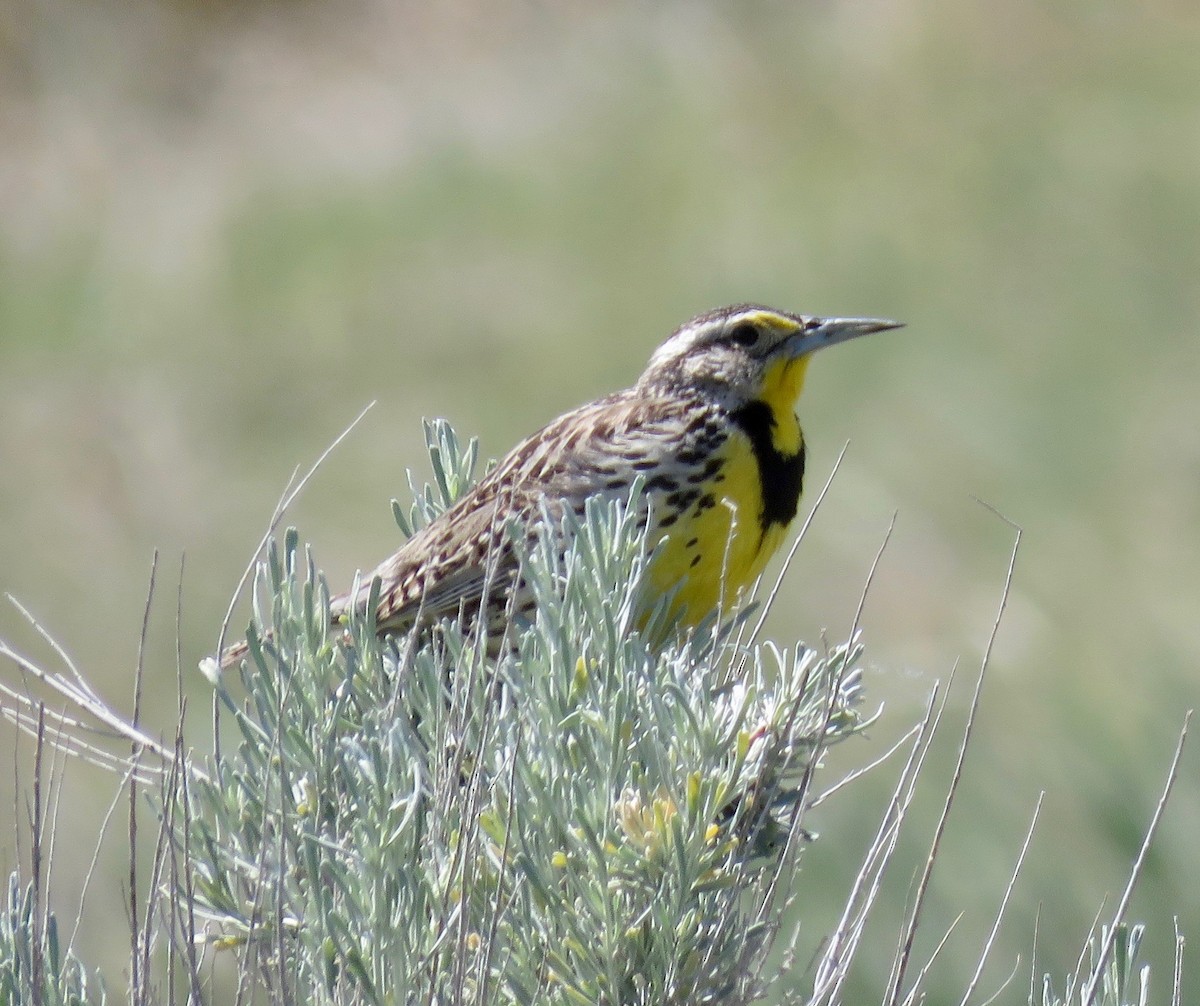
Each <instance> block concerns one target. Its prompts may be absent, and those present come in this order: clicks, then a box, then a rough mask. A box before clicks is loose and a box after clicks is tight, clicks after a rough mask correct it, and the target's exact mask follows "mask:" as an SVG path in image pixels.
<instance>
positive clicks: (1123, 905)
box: [1081, 709, 1192, 1006]
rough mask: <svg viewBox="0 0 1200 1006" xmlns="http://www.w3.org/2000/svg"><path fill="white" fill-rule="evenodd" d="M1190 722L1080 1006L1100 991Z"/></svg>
mask: <svg viewBox="0 0 1200 1006" xmlns="http://www.w3.org/2000/svg"><path fill="white" fill-rule="evenodd" d="M1191 722H1192V710H1191V709H1189V710H1188V711H1187V713H1186V714H1185V715H1184V717H1183V726H1182V727H1181V728H1180V731H1179V740H1178V742H1177V743H1176V744H1175V755H1174V757H1173V758H1172V759H1171V768H1170V770H1169V771H1168V772H1167V781H1166V783H1165V784H1164V785H1163V790H1162V794H1161V795H1160V796H1159V798H1158V804H1157V806H1156V807H1155V808H1154V814H1153V816H1152V817H1151V818H1150V825H1149V827H1148V828H1146V836H1145V838H1143V839H1142V847H1141V848H1140V849H1139V850H1138V854H1137V858H1136V859H1135V860H1134V861H1133V866H1132V868H1131V869H1130V871H1129V880H1128V882H1127V883H1126V884H1125V890H1124V891H1122V892H1121V900H1120V901H1118V902H1117V910H1116V911H1115V912H1114V913H1113V919H1112V922H1111V923H1110V924H1109V926H1108V931H1107V932H1106V933H1105V934H1104V941H1103V942H1102V943H1101V945H1100V954H1099V956H1098V957H1097V958H1096V964H1095V967H1093V968H1092V973H1091V976H1090V977H1089V978H1088V983H1087V985H1085V986H1084V993H1083V996H1082V999H1081V1002H1082V1004H1083V1006H1092V1004H1093V1003H1094V1002H1095V1001H1096V993H1097V992H1099V991H1100V983H1101V979H1102V978H1103V976H1104V968H1105V965H1106V964H1107V961H1108V956H1109V954H1111V953H1112V948H1113V941H1114V940H1116V938H1117V930H1118V927H1119V926H1120V924H1121V921H1122V920H1123V919H1124V918H1125V912H1126V911H1127V910H1128V909H1129V901H1130V899H1131V898H1132V897H1133V888H1134V886H1135V885H1136V884H1137V882H1138V880H1139V878H1140V877H1141V875H1142V868H1143V867H1144V866H1145V865H1146V855H1147V853H1149V851H1150V843H1151V842H1152V841H1153V840H1154V836H1155V834H1156V833H1157V832H1158V826H1159V824H1160V822H1161V821H1162V816H1163V811H1165V810H1166V809H1167V801H1168V800H1169V799H1170V797H1171V790H1172V789H1174V788H1175V780H1176V779H1178V778H1179V762H1180V759H1181V758H1182V757H1183V746H1184V743H1185V742H1186V741H1187V734H1188V725H1189V724H1190V723H1191Z"/></svg>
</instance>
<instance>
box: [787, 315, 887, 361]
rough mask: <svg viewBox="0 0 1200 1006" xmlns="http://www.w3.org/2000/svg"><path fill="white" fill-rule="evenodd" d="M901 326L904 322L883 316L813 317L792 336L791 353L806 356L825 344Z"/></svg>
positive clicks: (834, 344)
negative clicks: (889, 319) (890, 319)
mask: <svg viewBox="0 0 1200 1006" xmlns="http://www.w3.org/2000/svg"><path fill="white" fill-rule="evenodd" d="M903 327H904V322H902V321H888V320H887V319H885V318H815V319H813V321H812V322H810V323H809V324H808V325H806V326H805V327H804V328H803V329H802V330H801V331H799V332H797V333H796V334H795V335H794V336H793V337H792V338H793V340H794V341H793V343H792V354H793V356H806V355H807V354H809V353H815V352H816V351H817V350H818V349H824V348H825V347H826V346H836V345H837V344H838V343H839V342H846V341H848V340H850V339H857V338H858V337H859V336H860V335H870V334H871V333H872V332H886V331H888V330H889V329H893V328H903Z"/></svg>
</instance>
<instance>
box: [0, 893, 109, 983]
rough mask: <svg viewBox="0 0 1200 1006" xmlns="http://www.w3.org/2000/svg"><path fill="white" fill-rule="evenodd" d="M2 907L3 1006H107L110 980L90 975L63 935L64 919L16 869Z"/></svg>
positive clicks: (0, 959) (0, 968)
mask: <svg viewBox="0 0 1200 1006" xmlns="http://www.w3.org/2000/svg"><path fill="white" fill-rule="evenodd" d="M5 893H6V897H5V900H4V904H3V905H2V906H0V1006H21V1004H24V1003H38V1002H40V1003H44V1004H45V1006H103V1004H104V1003H105V1002H106V1001H107V995H106V993H105V989H104V984H103V983H102V982H100V981H98V980H95V979H92V978H90V977H89V976H88V973H87V970H86V969H85V968H84V966H83V965H82V964H81V963H80V962H79V959H78V958H77V957H76V956H75V955H74V954H73V953H72V952H71V950H70V948H65V947H63V945H62V942H61V940H60V938H59V932H58V920H57V919H56V918H55V917H54V915H53V914H47V915H45V916H43V915H42V914H41V912H42V909H41V906H39V905H38V901H37V898H36V896H35V891H34V886H33V885H32V884H27V885H24V886H22V884H21V882H20V879H19V877H18V876H17V875H16V874H15V873H14V874H12V875H11V876H10V877H9V879H8V889H7V891H6V892H5Z"/></svg>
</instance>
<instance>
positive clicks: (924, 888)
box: [884, 501, 1021, 1006]
mask: <svg viewBox="0 0 1200 1006" xmlns="http://www.w3.org/2000/svg"><path fill="white" fill-rule="evenodd" d="M980 502H981V503H982V501H980ZM982 505H983V506H985V507H987V508H988V509H989V510H991V512H992V513H994V514H995V515H996V516H997V517H999V518H1000V519H1001V520H1002V521H1004V522H1005V523H1006V524H1008V525H1009V527H1011V528H1012V529H1013V530H1014V531H1015V532H1016V534H1015V537H1014V539H1013V547H1012V553H1011V555H1010V556H1009V560H1008V572H1007V574H1006V575H1005V578H1004V590H1003V592H1002V593H1001V596H1000V604H999V607H998V608H997V611H996V618H995V621H994V622H993V623H992V631H991V634H990V635H989V636H988V641H987V646H986V647H985V648H984V651H983V660H982V661H981V662H980V666H979V674H978V676H977V677H976V679H975V691H974V694H973V695H972V696H971V706H970V709H969V711H968V712H967V722H966V724H965V725H964V727H963V736H962V740H961V741H960V742H959V745H958V756H957V758H956V760H955V764H954V772H953V774H952V776H951V778H950V785H949V787H948V788H947V790H946V799H945V801H944V803H943V804H942V811H941V814H940V815H939V816H938V821H937V825H936V826H935V828H934V835H933V840H932V841H931V842H930V846H929V853H928V855H927V856H926V859H925V866H924V868H923V870H922V872H921V878H920V881H919V882H918V884H917V893H916V898H915V899H914V902H913V908H912V912H911V913H910V915H909V919H908V924H907V926H906V929H905V935H904V940H903V942H902V944H901V949H900V955H899V958H898V960H897V965H896V969H895V972H894V974H893V977H892V985H891V988H890V989H889V992H888V995H887V997H886V999H885V1000H884V1001H885V1002H886V1003H887V1004H888V1006H896V1004H897V1003H898V1002H899V1001H900V994H901V993H900V990H901V987H902V986H903V984H904V975H905V972H906V971H907V969H908V962H909V959H910V958H911V956H912V948H913V941H914V940H915V939H916V935H917V928H918V926H919V925H920V921H921V910H922V908H924V905H925V897H926V895H927V894H928V892H929V884H930V880H931V878H932V876H933V865H934V863H935V862H936V861H937V856H938V851H939V850H940V849H941V844H942V837H943V835H945V832H946V824H947V822H948V821H949V819H950V810H951V808H952V807H953V806H954V798H955V796H956V795H957V793H958V787H959V783H960V782H961V780H962V773H963V765H964V764H965V763H966V758H967V749H968V748H969V747H970V743H971V737H972V735H973V734H974V728H975V717H976V715H977V714H978V712H979V704H980V700H981V698H982V695H983V682H984V679H985V678H986V676H987V668H988V664H989V662H990V661H991V658H992V647H993V646H994V645H995V643H996V636H997V634H998V633H999V631H1000V623H1001V621H1002V620H1003V618H1004V610H1005V608H1006V607H1007V606H1008V598H1009V595H1010V593H1011V592H1012V582H1013V572H1014V570H1015V569H1016V564H1017V552H1018V551H1019V550H1020V547H1021V528H1020V527H1019V526H1018V525H1017V524H1015V523H1014V522H1013V521H1011V520H1009V519H1008V518H1007V517H1005V516H1004V515H1003V514H1001V513H1000V512H999V511H998V510H996V508H995V507H993V506H991V505H990V504H987V503H982Z"/></svg>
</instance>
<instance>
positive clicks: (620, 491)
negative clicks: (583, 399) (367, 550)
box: [333, 392, 680, 631]
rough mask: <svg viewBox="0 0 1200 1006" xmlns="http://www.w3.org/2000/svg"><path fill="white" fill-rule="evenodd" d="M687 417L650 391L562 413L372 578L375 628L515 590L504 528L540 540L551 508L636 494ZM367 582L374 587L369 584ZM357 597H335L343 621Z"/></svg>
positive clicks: (450, 613) (446, 612)
mask: <svg viewBox="0 0 1200 1006" xmlns="http://www.w3.org/2000/svg"><path fill="white" fill-rule="evenodd" d="M679 419H680V417H679V414H678V413H677V412H675V411H673V410H671V409H670V408H669V407H668V406H667V404H666V403H664V402H663V401H661V400H654V399H648V398H647V396H646V395H645V394H644V393H639V394H637V395H636V396H635V395H634V394H633V393H632V392H621V393H618V394H616V395H611V396H609V397H608V398H603V399H600V400H599V401H596V402H592V403H590V404H588V405H584V406H582V407H580V408H579V409H576V410H575V411H573V412H569V413H567V414H565V415H563V416H560V417H559V418H558V419H556V420H555V421H554V422H553V423H551V424H550V425H549V426H547V427H545V428H544V429H542V430H541V431H539V432H538V433H535V434H534V435H533V436H531V437H529V438H527V439H526V440H524V441H522V442H521V443H520V444H518V445H517V446H516V447H515V448H513V450H512V451H510V452H509V454H508V455H507V456H505V458H504V459H503V460H502V461H501V462H500V463H499V464H498V465H497V466H496V467H495V468H493V469H492V470H491V471H490V472H489V473H488V474H487V475H486V476H484V478H483V479H482V480H481V481H480V482H479V483H478V484H477V485H476V486H475V487H474V488H473V489H471V490H470V491H469V492H468V493H467V494H466V495H465V496H463V497H462V498H461V499H460V500H459V501H458V502H457V503H455V504H454V505H453V506H452V507H450V509H448V510H447V511H446V512H445V513H443V514H441V515H440V516H439V517H437V518H436V519H435V520H434V521H432V522H431V523H430V524H429V525H428V526H426V527H425V528H423V529H422V530H420V531H419V532H417V533H416V534H415V535H413V537H412V538H410V539H409V540H408V541H407V542H405V543H404V545H402V546H401V547H400V549H399V550H398V551H397V552H396V553H395V554H394V555H393V556H391V557H390V558H389V559H387V560H386V561H385V562H383V563H382V564H381V565H380V566H379V567H378V568H377V569H375V570H374V572H373V573H372V576H371V579H374V578H375V577H378V578H379V579H380V581H381V590H380V600H379V608H378V610H377V612H376V622H377V625H378V627H379V628H380V630H391V631H396V630H401V629H404V628H406V627H408V626H409V625H411V624H412V623H413V622H414V621H415V620H416V619H417V618H422V619H425V618H428V619H433V620H436V619H438V618H445V617H454V616H456V615H457V614H458V612H459V611H460V610H470V609H471V608H472V606H477V605H479V604H480V603H481V602H482V600H483V597H484V594H485V592H489V593H490V592H491V587H490V584H493V583H494V584H495V586H496V589H497V590H507V589H508V587H509V586H510V584H511V582H512V581H511V576H512V575H513V574H514V573H515V571H516V568H517V563H518V560H517V557H516V555H515V552H514V550H513V547H512V544H511V541H510V540H509V537H508V535H507V533H506V530H505V524H506V522H509V521H513V520H515V521H517V522H518V523H523V524H525V525H526V535H527V540H531V539H532V535H533V534H534V533H535V525H536V523H537V522H538V521H539V520H540V518H541V516H542V513H543V508H545V509H546V510H548V511H549V512H550V513H551V514H554V513H556V512H561V511H562V510H563V508H564V506H565V505H566V506H571V507H572V508H573V509H574V510H575V511H576V512H577V513H579V514H582V512H583V506H584V503H585V502H586V500H587V499H588V498H589V497H592V496H597V495H600V496H608V497H619V496H623V495H628V491H629V486H630V484H631V483H632V481H633V479H634V477H635V476H637V475H638V474H639V473H642V472H645V471H647V470H651V469H652V468H653V467H654V466H655V465H657V464H658V462H659V461H660V460H661V456H662V455H663V454H664V453H666V452H667V451H668V450H669V448H670V445H671V444H672V442H674V441H675V440H677V438H675V437H673V436H671V434H672V433H673V432H677V431H678V428H679V425H678V424H679ZM368 582H369V581H368ZM368 593H369V590H368V589H367V587H365V586H364V588H363V589H362V590H361V591H360V592H359V594H358V595H357V597H356V598H354V599H351V598H350V597H349V596H348V595H343V596H342V597H339V598H336V599H335V600H334V602H333V604H334V614H335V616H338V615H341V614H344V613H345V612H347V611H348V610H349V609H350V607H351V604H352V603H354V604H355V605H357V606H358V607H359V608H360V610H361V607H362V606H363V605H365V604H366V603H367V595H368Z"/></svg>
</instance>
